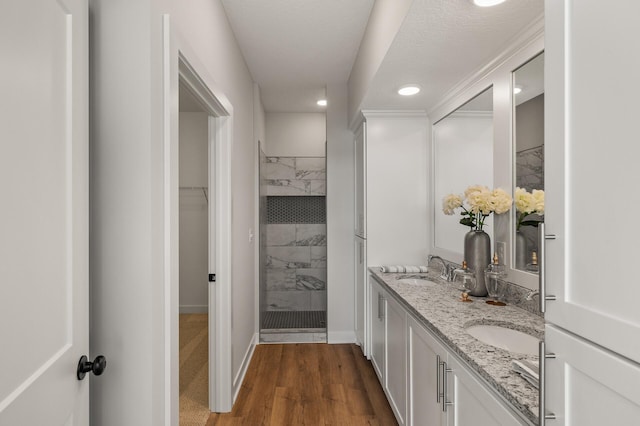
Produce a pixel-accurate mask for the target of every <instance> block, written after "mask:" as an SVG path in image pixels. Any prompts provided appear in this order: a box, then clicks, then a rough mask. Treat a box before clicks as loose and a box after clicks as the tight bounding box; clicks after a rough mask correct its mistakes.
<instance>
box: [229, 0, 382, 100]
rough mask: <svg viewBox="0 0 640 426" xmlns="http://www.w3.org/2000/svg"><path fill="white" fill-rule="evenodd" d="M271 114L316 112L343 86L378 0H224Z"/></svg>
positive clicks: (230, 19) (246, 58)
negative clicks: (329, 88)
mask: <svg viewBox="0 0 640 426" xmlns="http://www.w3.org/2000/svg"><path fill="white" fill-rule="evenodd" d="M222 3H223V5H224V8H225V10H226V12H227V16H228V17H229V22H230V23H231V27H232V28H233V31H234V33H235V35H236V39H237V40H238V43H239V45H240V49H241V50H242V53H243V55H244V57H245V60H246V62H247V65H248V66H249V70H250V71H251V75H252V76H253V79H254V81H255V82H257V83H258V85H259V86H260V89H261V95H262V103H263V105H264V107H265V110H266V111H267V112H311V111H313V112H317V111H319V110H321V109H319V107H318V106H317V105H316V104H315V102H316V100H317V99H319V98H320V97H323V96H324V90H325V89H324V88H325V86H326V84H327V83H328V82H331V81H338V82H345V81H347V79H348V78H349V73H350V72H351V68H352V66H353V62H354V60H355V57H356V55H357V53H358V48H359V46H360V41H361V40H362V35H363V34H364V30H365V28H366V24H367V20H368V19H369V14H370V12H371V7H372V6H373V3H374V0H222Z"/></svg>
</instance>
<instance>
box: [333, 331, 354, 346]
mask: <svg viewBox="0 0 640 426" xmlns="http://www.w3.org/2000/svg"><path fill="white" fill-rule="evenodd" d="M327 343H329V344H330V345H337V344H341V343H356V332H355V331H327Z"/></svg>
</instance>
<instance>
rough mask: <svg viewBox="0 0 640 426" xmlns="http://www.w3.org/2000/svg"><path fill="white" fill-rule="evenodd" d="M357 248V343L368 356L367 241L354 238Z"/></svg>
mask: <svg viewBox="0 0 640 426" xmlns="http://www.w3.org/2000/svg"><path fill="white" fill-rule="evenodd" d="M354 246H355V247H354V248H355V258H356V262H355V274H354V275H355V282H356V291H355V301H356V309H355V313H356V318H355V322H356V343H357V344H358V345H360V349H362V353H363V354H364V355H368V354H369V351H368V350H367V348H366V346H365V337H364V336H365V323H366V320H365V318H366V315H367V314H366V312H367V309H366V300H367V299H366V296H365V294H366V293H367V292H366V290H365V287H366V286H365V283H366V280H367V275H366V269H367V268H366V266H365V240H364V239H362V238H360V237H357V236H356V237H354Z"/></svg>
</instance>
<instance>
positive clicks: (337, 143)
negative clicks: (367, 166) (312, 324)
mask: <svg viewBox="0 0 640 426" xmlns="http://www.w3.org/2000/svg"><path fill="white" fill-rule="evenodd" d="M327 101H328V106H327V305H328V306H327V338H328V341H329V343H341V342H355V341H356V340H355V339H356V336H355V324H354V317H355V315H354V312H353V309H354V306H355V305H354V291H355V286H354V276H353V265H354V253H353V229H354V226H353V216H354V201H353V200H354V198H353V197H354V194H353V190H354V188H353V181H354V171H353V134H352V133H351V131H350V130H349V126H348V122H347V109H348V104H347V84H346V83H334V84H329V85H328V86H327Z"/></svg>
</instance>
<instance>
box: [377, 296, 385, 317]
mask: <svg viewBox="0 0 640 426" xmlns="http://www.w3.org/2000/svg"><path fill="white" fill-rule="evenodd" d="M383 310H384V296H383V295H382V293H378V319H379V320H380V321H382V320H383V319H384V314H383V312H382V311H383Z"/></svg>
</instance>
